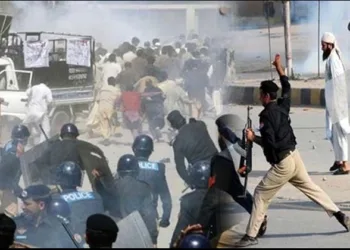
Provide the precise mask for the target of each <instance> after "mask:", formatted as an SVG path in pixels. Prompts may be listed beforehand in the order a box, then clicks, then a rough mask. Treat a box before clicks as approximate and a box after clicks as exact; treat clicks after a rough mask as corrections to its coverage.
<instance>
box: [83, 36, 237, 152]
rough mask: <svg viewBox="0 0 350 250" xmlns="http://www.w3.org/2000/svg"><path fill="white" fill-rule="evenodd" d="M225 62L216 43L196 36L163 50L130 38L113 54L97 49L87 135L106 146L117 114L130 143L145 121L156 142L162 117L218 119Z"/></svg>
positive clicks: (224, 51)
mask: <svg viewBox="0 0 350 250" xmlns="http://www.w3.org/2000/svg"><path fill="white" fill-rule="evenodd" d="M230 58H231V57H230V52H229V51H228V50H227V49H225V48H223V46H221V45H220V44H219V43H218V41H216V40H215V39H209V38H206V39H203V40H201V39H199V37H198V35H196V34H192V35H191V36H190V37H189V38H188V39H187V40H186V39H185V37H184V36H180V37H179V38H178V41H176V42H175V43H174V44H171V45H163V46H161V44H160V41H159V39H153V40H152V43H151V42H148V41H146V42H144V45H143V46H140V40H139V39H138V38H136V37H134V38H132V40H131V43H129V42H124V43H122V44H121V45H120V46H119V47H118V48H117V49H114V50H113V51H112V53H108V51H107V50H106V49H103V48H102V47H101V44H97V49H96V51H95V60H96V64H95V66H96V67H95V82H96V86H95V92H96V95H95V102H94V106H93V108H92V111H91V113H90V116H89V118H88V122H87V126H88V128H89V131H90V135H91V136H94V135H95V134H99V135H102V136H103V138H104V142H103V143H104V144H105V145H109V143H110V141H109V138H110V135H111V134H113V133H114V132H115V128H116V127H118V126H119V125H120V122H118V121H117V120H118V114H119V115H121V116H122V122H121V124H122V125H123V126H124V127H125V128H127V129H129V130H130V131H131V132H132V135H133V136H134V138H135V137H136V136H137V135H138V134H140V132H141V131H142V123H143V121H144V120H147V123H148V130H149V132H150V133H151V135H152V137H153V138H154V139H155V140H156V141H158V140H160V139H161V137H162V132H161V130H162V129H163V128H164V126H165V116H166V115H167V114H169V113H170V112H171V111H172V110H175V109H176V110H179V111H180V112H181V113H182V114H185V115H188V116H191V117H193V118H195V119H199V118H200V117H202V115H203V114H204V113H205V112H209V111H210V110H213V109H215V113H216V115H219V114H221V113H222V112H223V103H222V98H221V88H222V86H223V84H224V81H225V79H227V76H228V75H229V72H231V71H230V70H229V65H231V64H232V61H231V62H230ZM208 99H209V100H210V101H209V102H208ZM211 99H212V101H211Z"/></svg>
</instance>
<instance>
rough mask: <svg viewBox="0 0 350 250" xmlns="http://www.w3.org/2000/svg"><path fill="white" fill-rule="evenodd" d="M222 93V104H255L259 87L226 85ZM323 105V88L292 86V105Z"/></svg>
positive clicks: (257, 102)
mask: <svg viewBox="0 0 350 250" xmlns="http://www.w3.org/2000/svg"><path fill="white" fill-rule="evenodd" d="M224 90H225V91H224V93H223V100H226V101H225V103H224V104H242V105H256V104H260V101H259V92H260V90H259V87H255V86H246V87H245V86H226V87H225V89H224ZM300 105H303V106H317V107H325V98H324V89H320V88H294V89H292V106H300Z"/></svg>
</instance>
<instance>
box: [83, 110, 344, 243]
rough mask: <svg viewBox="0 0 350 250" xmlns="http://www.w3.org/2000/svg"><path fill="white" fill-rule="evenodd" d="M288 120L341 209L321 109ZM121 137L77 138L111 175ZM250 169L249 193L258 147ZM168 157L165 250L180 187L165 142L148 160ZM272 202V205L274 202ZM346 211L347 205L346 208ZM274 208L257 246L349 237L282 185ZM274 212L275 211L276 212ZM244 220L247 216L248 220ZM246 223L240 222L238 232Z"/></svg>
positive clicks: (127, 147)
mask: <svg viewBox="0 0 350 250" xmlns="http://www.w3.org/2000/svg"><path fill="white" fill-rule="evenodd" d="M261 110H262V108H261V107H254V109H253V110H252V119H253V125H254V126H255V127H258V113H259V112H260V111H261ZM227 111H230V112H233V113H236V114H238V115H241V116H242V117H245V116H246V107H244V106H229V107H227ZM291 112H292V114H291V119H292V124H293V127H294V128H295V133H296V137H297V141H298V148H299V151H300V152H301V155H302V157H303V159H304V162H305V165H306V166H307V169H308V171H309V172H310V173H311V176H312V178H313V180H314V181H315V182H316V183H318V184H319V185H320V186H321V187H322V188H324V189H325V190H326V191H327V192H328V193H329V194H330V195H331V197H332V198H333V199H334V201H336V202H339V203H340V205H343V207H345V206H346V205H347V204H348V203H346V202H347V201H349V198H348V194H349V190H350V185H349V176H331V175H329V173H328V172H327V171H328V169H329V167H330V165H331V164H332V162H333V152H332V151H331V145H330V143H329V142H328V141H326V140H324V111H323V110H321V109H304V108H292V110H291ZM204 121H205V122H206V123H207V125H208V128H209V131H210V134H211V136H212V137H213V139H215V138H216V136H217V133H216V129H215V124H214V119H213V118H205V119H204ZM78 125H79V127H80V128H81V129H84V123H83V122H80V123H79V124H78ZM120 132H122V133H123V134H124V136H122V137H115V138H113V144H112V145H111V146H109V147H105V146H102V145H100V144H99V142H100V141H101V139H87V137H86V135H85V134H83V135H82V136H81V139H83V140H84V139H85V140H88V141H90V142H92V143H94V144H96V145H98V146H99V147H101V149H102V150H103V151H104V152H105V154H106V156H107V157H108V159H109V162H110V167H111V169H112V171H113V172H114V171H115V170H116V164H117V162H118V159H119V157H120V156H121V155H123V154H125V153H130V152H131V144H130V143H131V140H132V139H131V134H130V132H129V131H120ZM253 152H254V156H253V164H254V165H253V169H254V171H253V172H252V174H251V178H250V180H249V190H250V191H253V190H254V187H255V186H256V185H257V183H258V182H259V181H260V180H261V178H262V176H263V175H264V174H265V172H266V170H267V169H268V168H269V166H268V164H267V163H266V161H265V159H264V157H263V154H262V150H261V149H260V148H258V146H254V148H253ZM164 157H170V159H171V163H169V164H167V173H166V175H167V179H168V183H169V187H170V190H171V193H172V200H173V211H172V216H171V225H170V226H169V227H168V228H166V229H161V231H160V235H159V244H158V247H168V243H169V241H170V238H171V236H172V231H173V229H174V226H175V224H176V220H177V214H178V212H179V198H180V197H181V195H182V193H181V192H182V190H183V189H184V184H183V182H182V181H181V179H180V178H179V176H178V174H177V173H176V170H175V166H174V162H173V152H172V148H171V147H170V146H168V144H166V143H157V144H156V145H155V152H154V154H153V155H152V157H151V159H153V160H159V159H162V158H164ZM84 189H90V184H89V183H88V180H87V178H86V179H85V182H84ZM275 203H276V204H275ZM347 207H349V206H347ZM273 208H274V209H271V210H270V211H269V216H270V221H269V228H268V232H267V235H266V238H264V239H262V240H261V241H260V243H261V244H259V247H260V246H261V247H345V246H347V245H346V242H347V239H348V237H349V235H348V234H342V233H341V234H337V235H332V233H334V232H339V231H341V230H342V227H341V226H339V225H338V223H337V222H336V221H335V219H331V220H332V221H331V220H330V219H329V218H327V215H326V213H324V212H319V211H320V210H319V209H318V208H315V207H314V206H313V205H312V204H311V203H310V202H309V201H308V199H307V198H306V197H305V196H304V195H303V194H301V193H300V192H299V191H298V190H296V189H295V188H294V187H292V186H291V185H289V184H288V185H286V187H284V188H283V189H282V190H281V191H280V192H279V193H278V194H277V196H276V199H275V200H274V201H273ZM276 208H278V209H276ZM246 220H247V218H246ZM245 225H246V221H243V223H242V226H241V228H240V231H241V232H242V233H243V229H244V227H245Z"/></svg>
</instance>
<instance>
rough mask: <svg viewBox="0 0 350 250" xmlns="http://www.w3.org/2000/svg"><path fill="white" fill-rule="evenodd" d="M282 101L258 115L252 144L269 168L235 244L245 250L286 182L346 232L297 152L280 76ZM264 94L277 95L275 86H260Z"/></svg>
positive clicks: (285, 81)
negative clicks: (321, 208)
mask: <svg viewBox="0 0 350 250" xmlns="http://www.w3.org/2000/svg"><path fill="white" fill-rule="evenodd" d="M280 81H281V85H282V97H281V98H279V99H277V100H272V101H270V102H269V103H268V104H266V105H265V107H264V110H263V111H262V112H261V113H260V115H259V116H260V134H261V137H259V136H255V138H254V142H256V143H257V144H259V145H261V146H262V148H263V152H264V155H265V157H266V160H267V161H268V162H269V163H270V164H271V168H270V169H269V171H268V172H267V173H266V175H265V177H264V178H263V179H262V180H261V182H260V183H259V184H258V185H257V187H256V188H255V193H254V205H253V210H252V213H251V216H250V220H249V222H248V226H247V230H246V235H245V236H244V237H243V238H242V239H241V240H240V241H239V242H238V243H237V244H236V246H237V247H246V246H249V245H255V244H257V243H258V242H257V239H256V236H257V234H258V230H259V227H260V225H261V223H262V222H263V220H264V215H265V213H266V210H267V207H268V203H269V202H270V201H271V200H272V198H273V197H274V196H275V195H276V193H277V192H278V191H279V190H280V189H281V188H282V187H283V186H284V185H285V184H286V183H287V182H289V183H290V184H292V185H293V186H295V187H296V188H298V189H299V190H300V191H301V192H303V193H304V194H305V195H306V196H308V197H310V198H312V200H313V201H314V202H316V203H317V204H319V205H320V206H322V207H323V209H324V210H325V211H327V213H328V214H329V215H334V216H335V217H336V219H337V220H338V221H339V223H340V224H342V225H343V226H344V227H345V228H346V230H347V231H349V229H350V224H349V222H350V219H349V217H348V216H346V215H345V214H344V213H342V212H341V211H340V209H339V208H338V207H337V206H336V205H335V204H334V202H333V201H332V200H331V199H330V197H329V196H328V195H327V194H326V193H325V192H324V191H323V190H322V189H321V188H320V187H319V186H317V185H316V184H315V183H314V182H312V180H311V179H310V176H309V175H308V173H307V170H306V168H305V165H304V163H303V160H302V158H301V156H300V154H299V152H298V150H297V149H296V144H297V143H296V139H295V136H294V132H293V129H292V127H291V120H290V117H289V111H290V105H291V86H290V83H289V81H288V77H287V76H285V75H280ZM260 90H261V91H262V92H263V93H268V94H270V96H271V94H272V93H276V92H277V90H278V86H277V85H276V84H275V83H274V82H272V81H264V82H262V83H261V86H260Z"/></svg>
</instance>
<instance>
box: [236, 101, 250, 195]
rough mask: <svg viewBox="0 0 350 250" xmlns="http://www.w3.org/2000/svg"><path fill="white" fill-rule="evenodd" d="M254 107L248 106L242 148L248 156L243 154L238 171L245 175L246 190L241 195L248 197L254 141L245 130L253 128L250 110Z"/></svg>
mask: <svg viewBox="0 0 350 250" xmlns="http://www.w3.org/2000/svg"><path fill="white" fill-rule="evenodd" d="M252 109H253V107H251V106H248V107H247V123H246V125H245V127H244V129H243V132H242V144H243V145H242V148H243V149H244V150H245V151H246V157H243V156H241V160H240V162H239V168H238V173H239V174H240V176H241V177H244V192H243V194H242V195H241V197H246V194H247V185H248V175H249V173H250V172H251V171H252V148H253V142H250V141H247V139H246V136H245V133H246V132H245V130H246V129H249V128H252V120H251V119H250V110H252Z"/></svg>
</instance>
